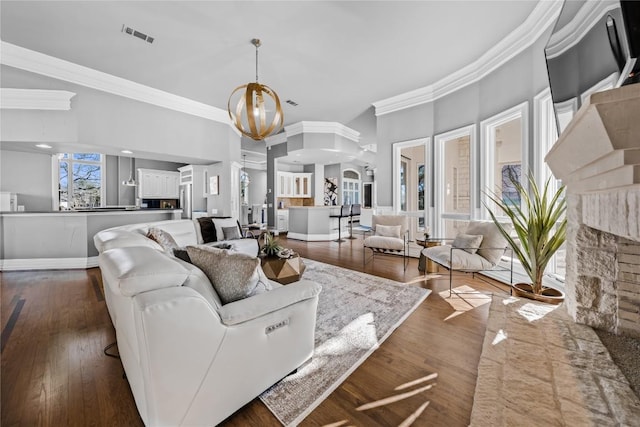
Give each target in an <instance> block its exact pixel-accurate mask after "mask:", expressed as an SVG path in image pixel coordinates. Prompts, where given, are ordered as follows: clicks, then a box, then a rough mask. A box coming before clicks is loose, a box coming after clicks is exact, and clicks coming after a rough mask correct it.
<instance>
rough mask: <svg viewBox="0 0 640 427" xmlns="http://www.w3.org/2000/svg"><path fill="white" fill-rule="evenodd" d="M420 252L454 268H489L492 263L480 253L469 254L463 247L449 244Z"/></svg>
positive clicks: (474, 269) (476, 269)
mask: <svg viewBox="0 0 640 427" xmlns="http://www.w3.org/2000/svg"><path fill="white" fill-rule="evenodd" d="M422 254H423V255H424V256H425V257H427V258H430V259H432V260H434V261H435V262H437V263H438V264H440V265H444V266H445V267H447V268H453V269H454V270H473V271H479V270H491V269H492V268H493V267H494V265H493V264H491V263H490V262H489V261H487V260H486V259H485V258H483V257H481V256H480V255H478V254H477V253H476V254H470V253H469V252H466V251H465V250H463V249H456V248H453V250H451V245H442V246H433V247H430V248H425V249H423V250H422Z"/></svg>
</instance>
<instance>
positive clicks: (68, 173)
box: [57, 153, 104, 210]
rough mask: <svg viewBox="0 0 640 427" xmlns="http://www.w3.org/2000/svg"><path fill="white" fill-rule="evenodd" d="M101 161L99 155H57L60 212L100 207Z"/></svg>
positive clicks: (101, 190) (101, 191) (101, 188)
mask: <svg viewBox="0 0 640 427" xmlns="http://www.w3.org/2000/svg"><path fill="white" fill-rule="evenodd" d="M103 160H104V159H103V155H102V154H99V153H60V154H58V197H57V200H58V206H59V209H60V210H67V209H77V208H91V207H95V206H102V203H103V196H102V193H103V174H102V171H103Z"/></svg>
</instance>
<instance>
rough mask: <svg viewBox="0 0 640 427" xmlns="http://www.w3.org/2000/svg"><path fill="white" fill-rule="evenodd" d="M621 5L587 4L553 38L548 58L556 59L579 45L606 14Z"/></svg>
mask: <svg viewBox="0 0 640 427" xmlns="http://www.w3.org/2000/svg"><path fill="white" fill-rule="evenodd" d="M619 5H620V3H619V2H617V1H616V2H613V1H597V2H594V1H588V2H585V3H584V4H583V5H582V7H581V8H580V10H578V13H576V16H574V17H573V19H572V20H571V21H569V22H568V23H567V24H566V25H565V26H564V27H562V28H561V29H560V31H558V32H557V33H554V34H553V35H552V36H551V38H550V39H549V44H548V45H547V47H546V49H545V51H546V56H547V58H555V57H557V56H559V55H561V54H563V53H564V52H566V51H567V50H568V49H570V48H572V47H573V46H575V45H576V44H578V42H579V41H580V40H582V38H583V37H584V36H585V34H587V32H588V31H589V30H590V29H591V28H592V27H593V26H594V25H595V24H596V22H598V20H599V19H600V18H602V17H603V16H604V14H605V13H607V12H610V11H612V10H613V9H616V8H617V7H619Z"/></svg>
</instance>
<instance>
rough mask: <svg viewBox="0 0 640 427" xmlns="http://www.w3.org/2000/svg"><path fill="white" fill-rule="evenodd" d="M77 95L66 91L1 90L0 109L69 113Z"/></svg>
mask: <svg viewBox="0 0 640 427" xmlns="http://www.w3.org/2000/svg"><path fill="white" fill-rule="evenodd" d="M75 95H76V94H75V93H73V92H69V91H66V90H45V89H14V88H0V108H2V109H8V110H63V111H68V110H70V109H71V98H73V97H74V96H75Z"/></svg>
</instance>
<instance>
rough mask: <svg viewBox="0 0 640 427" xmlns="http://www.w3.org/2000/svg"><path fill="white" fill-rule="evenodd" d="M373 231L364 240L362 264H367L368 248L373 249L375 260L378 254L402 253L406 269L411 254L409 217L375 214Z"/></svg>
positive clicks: (372, 256) (372, 223) (372, 255)
mask: <svg viewBox="0 0 640 427" xmlns="http://www.w3.org/2000/svg"><path fill="white" fill-rule="evenodd" d="M371 232H373V233H374V234H373V235H372V236H368V237H365V239H364V242H363V245H364V248H363V251H362V265H363V266H364V265H366V264H367V251H366V249H371V252H372V254H371V257H370V258H369V259H370V260H373V258H374V256H375V255H376V254H393V255H400V254H401V255H402V261H403V264H404V269H405V271H406V269H407V263H408V258H407V257H408V255H409V219H408V218H407V217H406V216H404V215H373V217H372V221H371ZM366 234H367V233H365V236H366Z"/></svg>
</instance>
